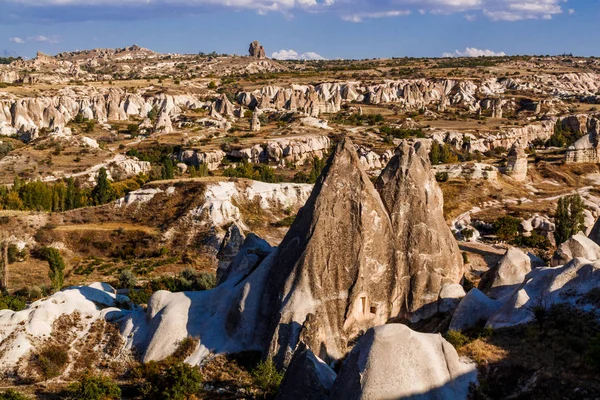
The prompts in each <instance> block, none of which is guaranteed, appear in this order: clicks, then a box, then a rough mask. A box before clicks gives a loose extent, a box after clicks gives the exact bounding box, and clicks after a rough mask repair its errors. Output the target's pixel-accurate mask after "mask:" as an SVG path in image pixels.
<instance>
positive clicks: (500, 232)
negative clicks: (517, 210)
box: [494, 215, 521, 240]
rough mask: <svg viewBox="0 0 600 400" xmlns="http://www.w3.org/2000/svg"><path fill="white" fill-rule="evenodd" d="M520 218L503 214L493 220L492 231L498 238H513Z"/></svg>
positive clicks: (517, 231)
mask: <svg viewBox="0 0 600 400" xmlns="http://www.w3.org/2000/svg"><path fill="white" fill-rule="evenodd" d="M520 226H521V220H520V219H518V218H515V217H511V216H510V215H505V216H503V217H500V218H498V219H496V221H495V222H494V233H495V234H496V236H498V238H499V239H500V240H513V239H515V238H516V237H517V235H518V234H519V228H520Z"/></svg>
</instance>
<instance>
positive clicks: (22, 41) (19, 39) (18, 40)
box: [8, 37, 25, 44]
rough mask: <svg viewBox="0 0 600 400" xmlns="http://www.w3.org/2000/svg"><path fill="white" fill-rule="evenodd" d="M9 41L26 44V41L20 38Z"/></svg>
mask: <svg viewBox="0 0 600 400" xmlns="http://www.w3.org/2000/svg"><path fill="white" fill-rule="evenodd" d="M8 40H10V41H11V42H14V43H17V44H23V43H25V41H24V40H23V39H21V38H20V37H11V38H9V39H8Z"/></svg>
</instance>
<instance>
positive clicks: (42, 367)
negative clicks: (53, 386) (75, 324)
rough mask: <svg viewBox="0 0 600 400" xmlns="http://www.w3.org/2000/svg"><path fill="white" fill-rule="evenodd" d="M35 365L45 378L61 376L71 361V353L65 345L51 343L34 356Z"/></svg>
mask: <svg viewBox="0 0 600 400" xmlns="http://www.w3.org/2000/svg"><path fill="white" fill-rule="evenodd" d="M33 361H34V365H35V366H36V367H37V370H38V372H39V373H40V375H41V376H42V377H43V378H44V380H47V379H51V378H55V377H57V376H59V375H60V374H61V373H62V372H63V371H64V369H65V367H66V366H67V363H68V362H69V354H68V353H67V351H66V350H65V349H64V347H63V346H60V345H57V344H51V345H48V346H46V347H45V348H43V349H42V350H41V351H40V352H39V353H38V354H36V355H35V356H34V359H33Z"/></svg>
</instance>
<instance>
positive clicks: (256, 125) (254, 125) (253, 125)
mask: <svg viewBox="0 0 600 400" xmlns="http://www.w3.org/2000/svg"><path fill="white" fill-rule="evenodd" d="M250 130H251V131H252V132H258V131H260V119H258V114H257V113H254V115H253V116H252V121H251V122H250Z"/></svg>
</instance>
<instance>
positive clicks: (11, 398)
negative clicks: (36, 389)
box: [0, 389, 29, 400]
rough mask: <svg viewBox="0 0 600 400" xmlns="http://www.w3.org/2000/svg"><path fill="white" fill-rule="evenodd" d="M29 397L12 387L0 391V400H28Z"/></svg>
mask: <svg viewBox="0 0 600 400" xmlns="http://www.w3.org/2000/svg"><path fill="white" fill-rule="evenodd" d="M28 399H29V397H27V396H25V395H22V394H21V393H19V392H17V391H16V390H14V389H8V390H7V391H6V392H4V393H0V400H28Z"/></svg>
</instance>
